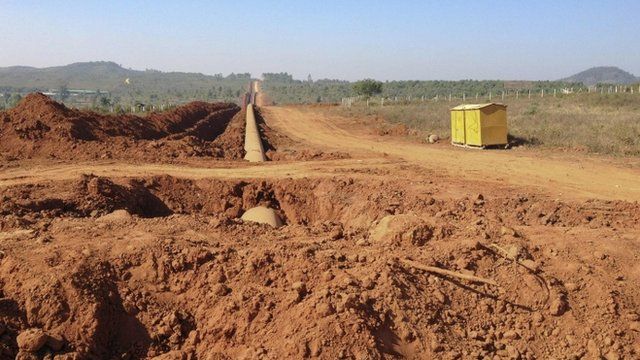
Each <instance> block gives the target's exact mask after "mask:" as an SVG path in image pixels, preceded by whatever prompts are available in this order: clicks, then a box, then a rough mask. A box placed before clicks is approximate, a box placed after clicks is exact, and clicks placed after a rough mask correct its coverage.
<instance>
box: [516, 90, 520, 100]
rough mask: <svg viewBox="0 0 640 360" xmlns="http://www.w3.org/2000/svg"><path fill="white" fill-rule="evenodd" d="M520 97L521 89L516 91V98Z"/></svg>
mask: <svg viewBox="0 0 640 360" xmlns="http://www.w3.org/2000/svg"><path fill="white" fill-rule="evenodd" d="M519 97H520V90H517V91H516V99H518V98H519Z"/></svg>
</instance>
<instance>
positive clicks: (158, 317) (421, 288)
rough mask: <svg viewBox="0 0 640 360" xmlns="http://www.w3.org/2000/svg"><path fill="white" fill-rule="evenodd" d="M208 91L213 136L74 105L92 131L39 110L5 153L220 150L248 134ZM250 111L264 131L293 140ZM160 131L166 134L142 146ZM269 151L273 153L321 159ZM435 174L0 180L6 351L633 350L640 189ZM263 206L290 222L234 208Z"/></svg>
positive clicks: (262, 354) (531, 355) (475, 355)
mask: <svg viewBox="0 0 640 360" xmlns="http://www.w3.org/2000/svg"><path fill="white" fill-rule="evenodd" d="M38 99H39V100H43V101H44V100H45V99H42V98H40V97H38ZM46 103H47V104H51V103H50V102H46ZM193 106H195V105H193V104H192V105H189V108H191V107H193ZM199 106H203V108H206V109H209V110H210V111H209V110H207V111H209V113H210V114H218V115H215V116H213V117H212V115H205V116H204V117H203V118H204V119H206V118H209V117H212V119H210V121H209V120H208V121H204V122H201V124H203V125H202V126H203V127H204V126H206V127H207V128H213V125H214V124H215V123H216V122H215V121H213V118H215V119H229V120H228V124H227V125H226V127H225V128H224V129H222V127H221V128H220V131H218V132H219V133H220V135H218V136H217V137H215V138H214V137H212V136H211V135H210V132H203V133H201V134H200V135H197V134H198V131H195V130H193V131H192V130H185V129H193V128H194V126H196V125H194V124H196V123H198V120H196V121H195V122H193V121H190V122H188V124H187V123H185V122H184V121H183V120H176V119H183V118H185V117H188V116H186V115H184V114H185V112H186V110H184V109H183V110H181V111H178V109H177V110H175V111H176V112H175V113H170V114H172V115H171V116H167V117H166V118H165V117H154V116H156V115H153V116H150V117H149V118H148V119H156V120H157V121H156V120H154V121H152V122H139V123H137V122H136V121H138V120H139V118H133V117H131V118H128V119H129V120H130V121H127V122H122V123H119V122H117V121H116V118H111V117H104V118H100V119H101V121H100V122H98V123H96V124H93V125H91V126H88V125H87V121H84V120H82V121H81V120H78V121H77V123H78V124H80V125H79V126H80V128H85V126H87V128H88V129H89V130H86V131H85V130H83V131H79V130H78V131H75V130H73V129H74V127H73V126H71V127H69V122H64V121H62V122H60V123H61V124H62V125H60V126H58V127H56V126H53V124H54V123H55V121H54V120H51V119H49V120H46V119H45V117H41V118H40V121H41V123H43V124H46V127H42V126H40V127H42V128H43V129H46V128H47V127H48V128H49V130H46V131H44V132H42V133H41V136H40V137H39V138H37V139H36V140H37V141H38V144H39V146H40V145H41V147H35V146H34V147H29V146H27V145H25V144H27V142H26V140H24V139H23V138H21V139H22V140H20V141H18V140H16V142H15V143H13V146H12V147H11V146H7V145H1V146H2V149H3V151H11V154H12V155H11V156H23V157H29V156H34V157H36V156H49V153H47V151H51V154H56V156H61V157H64V156H68V157H71V156H72V155H73V154H74V150H73V146H74V145H75V146H76V149H81V150H82V154H86V155H87V157H88V158H91V156H94V155H96V154H98V152H97V151H98V150H95V149H106V148H113V149H115V148H116V146H120V145H116V144H118V143H119V141H123V143H124V142H126V143H127V144H128V146H127V147H126V148H124V147H123V148H118V151H113V152H112V154H114V156H115V154H122V155H118V156H124V155H123V154H126V153H127V151H130V152H129V154H135V156H137V157H136V159H147V157H146V156H149V159H150V158H151V157H152V156H153V155H155V156H156V159H158V158H163V157H164V156H166V155H165V154H162V152H163V151H164V150H162V149H168V148H172V149H174V148H175V147H174V146H177V145H176V144H174V143H173V142H180V141H182V140H181V139H184V138H180V139H177V138H173V137H172V136H173V135H171V134H181V135H180V136H182V135H183V134H185V133H189V134H192V135H188V136H193V137H195V138H198V139H201V141H204V142H209V143H208V144H209V145H213V144H214V143H215V144H219V145H220V148H219V149H220V150H219V151H220V154H223V155H221V156H229V157H230V158H232V159H235V158H237V157H236V156H239V155H241V154H242V152H241V149H239V148H238V147H237V143H236V142H235V141H230V140H228V139H234V138H236V137H238V136H239V135H238V134H240V135H241V134H242V128H241V125H240V124H241V122H240V121H239V120H238V117H239V116H240V115H238V114H241V112H240V111H239V109H237V108H235V107H233V106H232V105H206V104H202V105H199ZM216 109H217V110H216ZM65 111H68V112H69V114H71V115H69V117H74V116H77V117H78V118H81V117H82V116H85V115H86V113H79V112H77V111H76V110H69V109H67V110H65ZM207 111H204V112H203V114H204V113H205V112H207ZM82 114H85V115H82ZM178 114H180V115H178ZM0 116H4V119H5V120H4V121H3V122H2V123H3V124H4V125H3V128H2V129H3V132H2V134H3V135H2V136H3V138H2V139H10V138H12V137H11V134H12V132H20V131H18V130H16V128H15V126H14V128H12V127H11V126H8V125H7V124H8V123H11V124H15V122H16V121H18V120H17V119H20V118H21V116H20V114H19V113H18V112H8V113H5V114H4V115H0ZM94 116H97V115H95V114H94ZM22 118H23V119H24V121H25V123H26V122H28V121H27V120H29V119H30V120H29V121H31V124H35V123H36V122H35V120H33V118H29V117H26V116H24V117H22ZM6 119H9V121H7V120H6ZM118 119H119V118H118ZM135 119H138V120H135ZM158 119H164V120H158ZM170 119H173V120H170ZM45 120H46V121H45ZM118 121H119V120H118ZM216 121H217V120H216ZM221 121H223V122H224V120H221ZM109 124H110V125H109ZM151 124H152V125H151ZM204 124H206V125H204ZM107 125H109V126H107ZM129 125H130V126H129ZM261 126H263V127H262V132H263V136H265V137H266V138H268V139H269V140H271V141H272V142H273V144H286V142H287V141H291V140H290V139H287V138H286V137H285V136H284V135H281V134H278V133H277V132H275V131H273V130H272V129H269V128H267V127H266V125H264V124H261ZM35 127H36V128H37V127H38V126H35ZM196 127H197V126H196ZM28 128H29V129H33V128H34V127H33V126H30V127H28ZM114 129H116V130H114ZM114 132H116V133H117V134H119V135H117V136H115V135H113V134H114ZM22 133H23V134H32V132H31V130H29V131H27V132H26V133H25V132H22ZM78 133H79V134H84V135H80V136H84V138H79V137H78ZM60 134H64V136H61V135H60ZM74 134H75V135H74ZM87 134H91V135H90V136H89V135H87ZM152 134H153V135H152ZM143 135H144V136H143ZM28 136H31V137H32V136H33V135H28ZM113 136H115V137H116V138H118V141H112V137H113ZM185 136H187V135H185ZM143 138H144V139H143ZM26 139H30V138H29V137H27V138H26ZM52 139H54V140H52ZM60 139H65V140H64V141H62V140H60ZM125 139H126V140H125ZM224 139H227V140H224ZM199 141H200V140H199ZM227 141H229V142H227ZM153 142H159V143H162V144H163V145H161V147H160V148H159V149H158V150H154V151H148V150H147V149H148V147H147V145H148V144H150V143H153ZM54 143H55V144H57V145H55V146H60V148H59V149H60V150H59V151H54V145H53V144H54ZM21 144H22V145H21ZM111 145H113V146H111ZM67 146H68V147H67ZM47 147H49V148H48V149H49V150H46V148H47ZM274 148H275V147H272V148H271V155H272V160H273V159H275V158H276V157H277V156H281V157H282V158H283V160H286V159H287V158H288V157H290V158H296V159H300V158H301V157H304V156H306V157H308V158H309V159H314V158H318V157H322V156H323V155H322V154H321V155H317V156H316V155H314V154H313V153H311V154H304V152H300V151H298V152H296V151H291V152H290V153H285V152H282V151H280V150H273V149H274ZM94 150H95V152H93V151H94ZM120 150H122V151H124V152H120ZM176 151H177V150H176ZM207 151H209V150H207ZM217 151H218V150H216V152H217ZM80 153H81V152H79V153H78V156H84V155H81V154H80ZM65 154H66V155H65ZM204 154H209V153H208V152H205V153H204ZM231 154H233V155H231ZM238 154H239V155H238ZM278 154H279V155H278ZM330 154H331V153H330ZM275 155H277V156H275ZM199 156H200V155H199ZM202 156H206V155H202ZM209 156H215V155H214V154H213V153H211V154H210V155H209ZM324 156H326V154H325V155H324ZM331 156H347V155H344V154H343V155H340V154H338V153H336V154H333V155H331ZM446 181H448V180H447V179H446V178H445V177H443V176H441V175H438V174H434V173H430V172H426V171H422V170H421V169H415V168H412V167H410V166H406V165H403V164H399V165H398V166H397V167H395V168H391V169H362V168H360V169H357V170H356V169H354V170H353V171H345V170H341V171H336V172H335V173H334V174H333V175H330V176H327V175H323V176H310V177H302V178H247V179H217V178H203V179H197V180H196V179H187V178H181V177H172V176H168V175H157V176H137V177H112V178H109V177H100V176H96V175H92V174H86V175H83V176H81V177H79V178H75V179H71V180H56V181H53V180H50V181H39V182H37V183H29V184H19V185H8V186H3V187H0V358H7V359H13V358H18V359H57V360H66V359H150V358H153V359H159V360H173V359H212V360H213V359H216V360H217V359H302V358H322V359H397V358H415V359H429V358H433V359H592V358H598V359H599V358H606V359H637V358H638V357H639V356H640V312H639V310H638V309H639V308H640V288H639V287H638V286H637V285H638V284H639V283H640V265H639V264H640V262H639V260H640V246H639V244H638V239H639V238H640V205H639V204H638V203H630V202H625V201H604V200H590V201H582V202H579V201H563V200H559V199H553V198H549V197H548V196H547V195H542V194H538V193H533V192H527V191H502V190H500V189H487V191H483V192H482V193H478V192H475V191H474V192H471V193H470V191H468V190H462V191H459V192H456V191H446V189H447V188H450V187H451V186H452V185H450V184H448V183H447V182H446ZM255 206H267V207H270V208H273V209H275V210H276V211H277V213H278V214H279V215H280V217H281V218H282V220H283V222H284V226H283V227H280V228H277V229H275V228H272V227H270V226H268V225H263V224H256V223H250V222H243V221H242V220H241V219H240V218H241V216H242V214H244V212H245V211H247V210H248V209H250V208H253V207H255ZM603 240H606V241H603ZM427 267H432V268H427ZM433 268H436V269H440V270H447V271H450V272H453V274H451V273H449V274H446V273H444V274H443V273H434V272H433ZM425 269H426V270H425ZM465 276H466V277H469V276H474V277H479V278H481V280H482V281H484V282H481V281H470V280H469V279H468V278H467V279H464V278H461V277H465Z"/></svg>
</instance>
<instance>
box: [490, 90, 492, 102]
mask: <svg viewBox="0 0 640 360" xmlns="http://www.w3.org/2000/svg"><path fill="white" fill-rule="evenodd" d="M491 98H492V96H491V91H489V101H491Z"/></svg>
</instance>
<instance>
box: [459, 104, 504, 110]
mask: <svg viewBox="0 0 640 360" xmlns="http://www.w3.org/2000/svg"><path fill="white" fill-rule="evenodd" d="M492 105H496V106H502V107H505V108H506V107H507V105H504V104H500V103H486V104H462V105H458V106H456V107H454V108H451V110H478V109H484V108H486V107H489V106H492Z"/></svg>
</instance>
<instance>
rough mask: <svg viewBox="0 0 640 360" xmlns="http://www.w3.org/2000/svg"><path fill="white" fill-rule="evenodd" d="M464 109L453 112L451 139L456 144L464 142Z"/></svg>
mask: <svg viewBox="0 0 640 360" xmlns="http://www.w3.org/2000/svg"><path fill="white" fill-rule="evenodd" d="M464 113H465V112H464V111H452V112H451V141H452V142H454V143H456V144H464V142H465V136H464Z"/></svg>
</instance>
